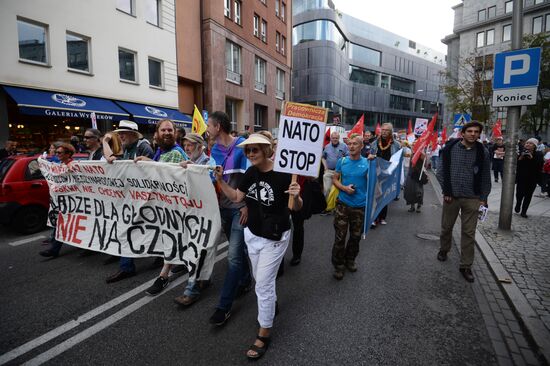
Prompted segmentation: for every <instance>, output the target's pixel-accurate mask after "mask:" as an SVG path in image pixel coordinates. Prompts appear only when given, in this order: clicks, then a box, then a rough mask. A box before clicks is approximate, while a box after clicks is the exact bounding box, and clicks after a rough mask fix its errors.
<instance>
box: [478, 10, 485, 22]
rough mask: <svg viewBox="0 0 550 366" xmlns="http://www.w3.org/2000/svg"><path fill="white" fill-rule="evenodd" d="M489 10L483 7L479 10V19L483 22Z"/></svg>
mask: <svg viewBox="0 0 550 366" xmlns="http://www.w3.org/2000/svg"><path fill="white" fill-rule="evenodd" d="M486 14H487V11H486V10H485V9H481V10H480V11H478V12H477V21H478V22H482V21H484V20H485V19H486Z"/></svg>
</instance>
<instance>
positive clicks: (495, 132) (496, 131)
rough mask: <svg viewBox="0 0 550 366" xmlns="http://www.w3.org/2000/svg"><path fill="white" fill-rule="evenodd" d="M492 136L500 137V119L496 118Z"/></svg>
mask: <svg viewBox="0 0 550 366" xmlns="http://www.w3.org/2000/svg"><path fill="white" fill-rule="evenodd" d="M493 137H502V121H501V120H500V119H497V122H496V123H495V125H494V126H493Z"/></svg>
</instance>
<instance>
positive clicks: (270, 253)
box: [0, 112, 550, 359]
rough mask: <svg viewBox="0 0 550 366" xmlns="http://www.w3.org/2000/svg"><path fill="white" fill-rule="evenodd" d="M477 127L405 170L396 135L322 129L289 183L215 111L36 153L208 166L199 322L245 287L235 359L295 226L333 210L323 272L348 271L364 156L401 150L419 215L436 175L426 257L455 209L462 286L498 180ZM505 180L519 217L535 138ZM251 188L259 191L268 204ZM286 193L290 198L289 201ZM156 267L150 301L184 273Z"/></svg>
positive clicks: (264, 330)
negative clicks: (210, 292)
mask: <svg viewBox="0 0 550 366" xmlns="http://www.w3.org/2000/svg"><path fill="white" fill-rule="evenodd" d="M481 132H482V125H481V124H479V123H477V122H471V123H468V124H467V125H465V126H464V128H463V129H462V137H461V138H458V139H452V140H449V141H438V143H437V144H436V145H435V146H431V148H430V149H428V150H427V151H425V152H424V153H422V154H421V156H420V159H418V161H416V163H415V164H412V163H411V159H412V155H413V151H414V146H413V145H411V144H410V143H409V142H408V141H407V140H403V141H400V139H399V137H398V135H397V134H395V133H394V131H393V126H392V124H391V123H384V124H382V126H381V129H380V135H379V136H374V135H373V133H371V132H370V131H368V130H367V131H364V133H363V134H356V133H353V134H350V136H345V137H346V138H345V139H344V138H343V137H344V136H340V134H339V133H338V132H336V131H333V132H332V133H331V134H330V142H329V143H328V144H327V145H326V146H325V147H324V149H323V154H322V159H321V162H322V165H321V172H320V174H319V176H318V177H317V178H311V177H301V176H299V177H298V179H297V181H291V176H290V175H289V174H284V173H279V172H275V171H274V170H273V157H274V151H275V149H276V141H275V140H274V139H273V137H272V136H271V134H270V133H269V132H267V131H261V132H258V133H252V134H250V135H248V134H247V135H246V136H239V135H238V134H236V133H235V132H234V131H231V123H230V121H229V118H228V116H227V114H225V113H224V112H214V113H212V114H211V115H210V117H209V119H208V123H207V130H206V133H205V137H203V136H201V135H199V134H196V133H186V131H185V130H184V129H183V128H178V127H177V126H176V125H175V124H174V123H173V122H172V121H170V120H168V119H165V120H161V121H159V122H158V123H157V126H156V130H155V135H154V137H153V139H152V141H151V142H149V141H148V140H147V139H145V138H144V136H143V135H142V134H141V133H140V132H139V128H138V125H137V124H136V123H135V122H132V121H120V122H119V125H118V128H117V129H116V130H114V131H110V132H108V133H105V134H102V133H101V132H100V131H99V130H97V129H93V128H89V129H87V130H86V131H85V132H84V135H83V142H82V143H81V142H80V140H79V138H78V137H76V136H75V138H72V139H71V140H70V143H64V142H54V143H52V144H51V145H50V146H48V149H47V152H45V153H44V157H47V158H48V160H50V161H52V162H55V163H59V164H64V165H70V164H71V162H72V161H73V155H74V154H75V153H85V154H87V158H88V159H89V160H100V161H106V162H107V163H113V162H114V161H116V160H133V161H135V162H138V161H154V162H159V163H166V162H170V163H178V164H179V165H180V166H181V167H182V169H186V168H187V167H188V166H189V165H191V164H198V165H208V166H210V167H211V171H212V173H211V180H212V183H213V184H214V186H215V188H216V191H217V193H218V204H219V211H220V217H221V220H222V230H223V232H224V234H225V236H226V238H227V241H228V243H229V244H228V255H227V262H228V266H227V270H226V273H225V278H224V281H223V286H222V287H221V291H220V294H219V302H218V304H217V306H216V309H215V311H214V313H213V314H212V316H211V317H210V322H211V323H212V324H214V325H217V326H221V325H223V324H225V323H226V321H227V320H228V319H229V318H230V316H231V308H232V305H233V302H234V301H235V299H236V298H237V297H239V296H240V295H242V294H245V293H247V292H248V291H250V290H251V289H252V286H253V284H254V288H255V292H256V296H257V307H258V318H257V320H258V324H259V329H258V332H257V335H256V339H255V341H254V343H253V344H252V345H251V346H250V347H249V349H248V351H247V353H246V356H247V357H248V358H250V359H257V358H260V357H262V356H263V354H264V353H265V352H266V351H267V348H268V346H269V344H270V341H271V329H272V327H273V321H274V318H275V316H276V315H277V313H278V302H277V295H276V278H277V275H278V273H279V274H281V273H282V272H281V270H282V268H284V262H283V257H284V255H285V252H286V250H287V247H288V246H289V243H290V239H291V238H292V259H291V261H290V265H292V266H296V265H299V264H300V263H301V260H302V253H303V247H304V235H305V233H304V222H305V220H307V219H309V218H310V217H311V215H312V214H313V213H320V212H323V213H324V214H326V215H329V214H334V231H335V234H334V235H335V237H334V242H333V247H332V257H331V261H332V264H333V266H334V272H333V277H334V278H335V279H337V280H342V279H343V278H344V274H345V272H346V271H348V272H355V271H357V269H358V267H357V263H356V258H357V256H358V254H359V248H360V245H359V243H360V239H361V234H362V231H363V227H364V219H365V215H364V211H365V204H366V191H367V181H368V175H369V174H376V172H370V171H369V160H373V159H376V158H381V159H384V160H390V158H391V156H392V155H393V154H395V153H396V152H398V151H399V150H400V149H403V159H404V161H403V167H404V169H403V173H404V177H405V179H404V186H403V187H402V188H403V197H404V199H405V203H406V204H407V205H408V206H410V208H409V212H416V213H420V212H421V207H422V205H423V195H424V191H423V186H424V185H425V184H426V183H427V182H428V175H427V173H426V169H428V168H429V167H430V166H431V168H432V169H433V170H434V171H437V178H438V180H439V181H440V183H441V185H442V189H443V194H444V204H443V217H442V228H441V238H440V242H441V247H440V250H439V253H438V255H437V259H439V260H440V261H445V260H446V259H447V253H448V252H449V250H450V247H451V238H452V229H453V226H454V224H455V221H456V218H457V216H458V214H459V212H460V213H461V215H462V235H461V260H460V268H459V269H460V272H461V273H462V275H463V276H464V278H465V279H466V280H467V281H469V282H473V281H474V277H473V273H472V271H471V265H472V263H473V253H474V250H473V248H474V243H475V228H476V224H477V214H478V209H479V205H480V204H481V205H486V204H487V196H488V194H489V192H490V189H491V175H490V170H493V177H494V181H495V182H496V183H498V182H499V179H502V176H503V162H504V155H505V147H504V143H503V139H502V138H496V139H495V140H494V141H493V142H492V143H491V144H489V145H488V146H484V145H483V144H482V143H480V142H478V140H479V138H480V135H481ZM14 155H17V143H16V142H13V141H8V142H7V143H6V145H5V148H4V149H0V157H1V158H2V159H4V158H9V157H10V156H14ZM517 159H518V161H517V173H516V183H517V187H516V188H517V189H516V206H515V211H516V213H520V214H521V216H522V217H527V209H528V207H529V204H530V201H531V197H532V195H533V193H534V191H535V188H536V186H537V184H539V185H540V186H541V188H542V189H541V193H542V194H547V195H550V190H549V187H548V185H549V182H550V178H549V175H550V149H549V148H548V147H547V146H546V145H545V144H544V143H542V142H539V140H537V139H535V138H530V139H528V140H526V141H521V142H520V144H518V158H517ZM332 186H334V187H335V188H337V189H338V190H339V192H338V196H337V201H336V205H335V209H334V210H333V211H332V212H327V211H324V210H325V208H326V201H325V199H326V197H327V196H328V195H329V192H330V191H331V187H332ZM260 187H262V188H266V187H269V189H270V192H272V194H270V195H269V196H268V197H267V198H265V195H262V194H261V193H260V189H261V188H260ZM289 197H290V198H291V199H289ZM266 220H268V221H273V222H274V223H276V225H275V226H274V227H277V230H273V231H269V232H266V231H265V230H264V228H265V225H262V221H266ZM387 220H388V207H387V206H386V207H384V208H383V209H382V210H381V211H380V213H379V215H378V216H377V217H376V218H375V220H374V221H373V222H372V223H370V224H371V228H376V227H377V226H378V225H386V224H387ZM48 244H49V245H50V247H49V248H48V249H46V250H43V251H41V252H40V255H42V256H44V257H48V258H56V257H58V256H59V253H60V250H61V247H62V243H61V242H59V241H57V240H56V238H55V230H54V232H53V234H52V236H51V237H50V239H49V240H48ZM112 261H118V262H119V268H118V271H117V272H115V273H114V274H112V275H110V276H109V277H108V278H107V279H106V282H107V283H114V282H117V281H121V280H124V279H126V278H129V277H132V276H135V275H136V266H135V264H134V260H133V259H132V258H125V257H121V258H118V257H114V256H111V257H110V258H109V259H108V260H107V261H106V262H112ZM151 266H152V267H153V268H161V270H160V273H159V275H158V277H157V278H156V279H155V281H154V282H153V283H152V285H151V286H150V287H149V288H148V289H147V290H146V293H147V294H149V295H151V296H155V295H158V294H159V293H161V292H162V291H163V290H164V289H165V288H166V287H167V285H168V283H169V275H170V273H177V272H179V271H183V270H186V267H185V266H183V265H182V266H174V265H172V264H169V263H164V262H163V259H162V258H155V260H154V263H153V264H152V265H151ZM208 285H209V280H201V281H199V280H197V278H196V277H195V274H191V276H190V278H189V280H188V281H187V284H186V287H185V289H184V291H183V294H182V295H180V296H178V297H176V298H175V299H174V301H175V302H176V303H177V304H178V305H180V306H183V307H187V306H190V305H191V304H193V303H195V302H196V301H198V300H199V299H200V295H201V291H202V290H203V289H204V288H205V287H206V286H208Z"/></svg>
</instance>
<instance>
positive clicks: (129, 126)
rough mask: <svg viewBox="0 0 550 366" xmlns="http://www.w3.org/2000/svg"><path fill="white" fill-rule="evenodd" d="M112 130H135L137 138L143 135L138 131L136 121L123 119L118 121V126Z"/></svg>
mask: <svg viewBox="0 0 550 366" xmlns="http://www.w3.org/2000/svg"><path fill="white" fill-rule="evenodd" d="M114 132H135V133H136V134H137V135H138V138H140V139H141V138H143V135H142V134H141V133H139V129H138V125H137V123H135V122H133V121H127V120H124V119H123V120H122V121H119V122H118V128H117V129H116V130H115V131H114Z"/></svg>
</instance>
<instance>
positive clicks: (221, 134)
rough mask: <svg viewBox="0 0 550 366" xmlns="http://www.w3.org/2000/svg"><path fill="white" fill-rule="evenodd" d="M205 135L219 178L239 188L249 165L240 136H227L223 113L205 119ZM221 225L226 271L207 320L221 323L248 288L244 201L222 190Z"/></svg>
mask: <svg viewBox="0 0 550 366" xmlns="http://www.w3.org/2000/svg"><path fill="white" fill-rule="evenodd" d="M206 131H207V132H208V135H209V136H210V138H211V139H213V140H215V141H216V142H215V143H214V145H213V146H212V150H211V155H210V156H211V157H212V158H214V160H215V161H216V165H218V166H221V167H222V171H223V181H224V182H225V183H227V184H228V185H229V186H230V187H231V188H233V189H236V188H237V187H239V185H240V183H241V180H242V178H243V175H244V173H245V171H246V169H247V167H248V165H249V163H248V160H247V159H246V156H245V154H244V152H243V149H242V148H240V147H237V145H238V144H240V143H242V142H243V141H244V138H242V137H233V136H231V135H230V132H231V122H230V121H229V117H228V116H227V114H225V113H224V112H219V111H218V112H214V113H212V114H211V115H210V117H209V118H208V124H207V129H206ZM219 204H220V216H221V220H222V228H223V231H224V233H225V235H226V236H227V239H228V241H229V247H228V252H227V263H228V266H227V272H226V274H225V280H224V283H223V287H222V289H221V294H220V300H219V302H218V305H217V306H216V310H215V311H214V314H213V315H212V316H211V317H210V323H212V324H215V325H218V326H221V325H223V324H225V322H226V321H227V319H228V318H229V317H230V316H231V307H232V305H233V301H234V300H235V297H236V296H237V294H238V293H246V292H248V291H250V288H251V287H250V286H251V285H250V284H251V278H250V266H249V264H248V257H247V252H246V245H245V242H244V225H246V224H247V219H248V209H247V207H246V205H245V203H244V202H237V203H235V202H232V201H231V200H230V199H229V198H227V197H226V196H225V194H224V192H223V191H221V192H219Z"/></svg>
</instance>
